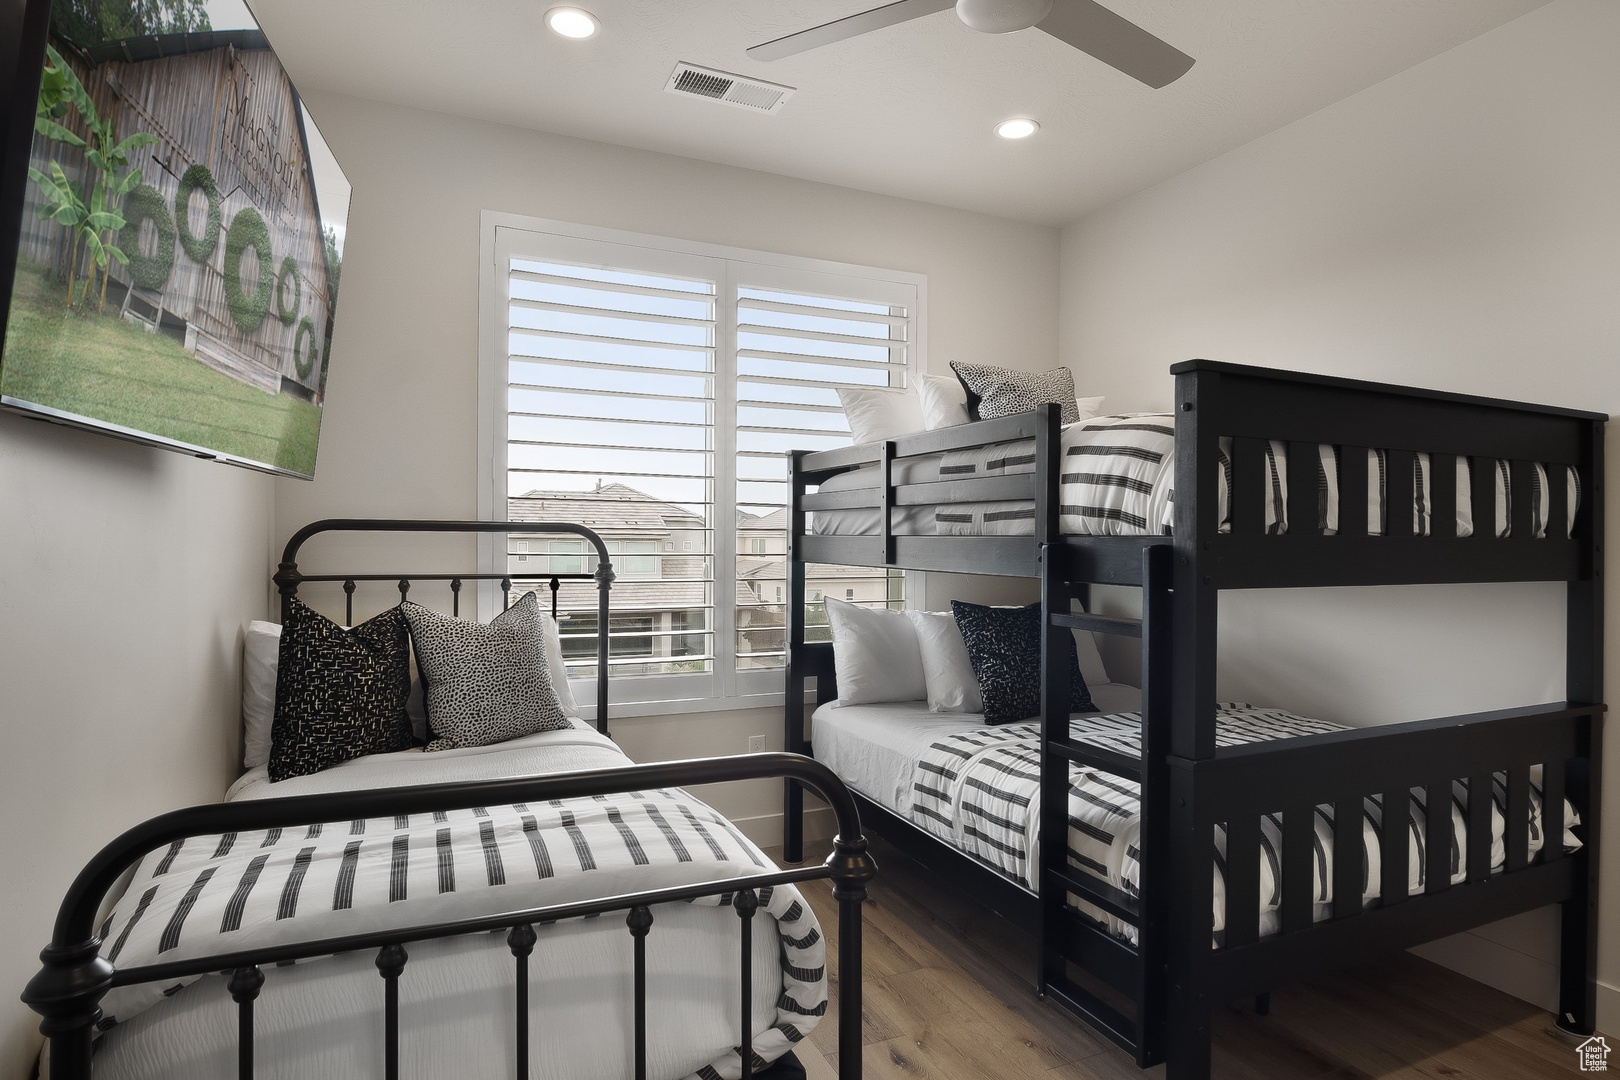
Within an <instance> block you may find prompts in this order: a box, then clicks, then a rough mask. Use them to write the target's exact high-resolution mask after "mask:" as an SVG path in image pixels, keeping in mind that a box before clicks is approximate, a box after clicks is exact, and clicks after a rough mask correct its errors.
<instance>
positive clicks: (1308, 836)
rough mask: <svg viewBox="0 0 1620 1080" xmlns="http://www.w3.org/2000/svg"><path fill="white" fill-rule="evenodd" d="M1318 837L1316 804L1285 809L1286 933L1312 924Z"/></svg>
mask: <svg viewBox="0 0 1620 1080" xmlns="http://www.w3.org/2000/svg"><path fill="white" fill-rule="evenodd" d="M1315 840H1316V807H1314V806H1309V807H1302V806H1290V807H1289V808H1288V809H1286V810H1284V811H1283V815H1282V852H1281V855H1282V911H1281V917H1282V932H1283V933H1285V934H1291V933H1293V932H1294V931H1296V930H1303V929H1304V928H1305V927H1307V926H1309V925H1310V924H1311V913H1312V901H1313V900H1314V899H1315V895H1314V894H1315V889H1314V884H1315V876H1316V859H1315V857H1314V850H1313V849H1314V847H1315ZM1323 869H1324V870H1325V869H1326V867H1323Z"/></svg>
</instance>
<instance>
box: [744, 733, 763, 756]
mask: <svg viewBox="0 0 1620 1080" xmlns="http://www.w3.org/2000/svg"><path fill="white" fill-rule="evenodd" d="M748 752H749V753H750V754H763V753H764V752H765V736H763V735H750V736H748Z"/></svg>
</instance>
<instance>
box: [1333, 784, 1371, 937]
mask: <svg viewBox="0 0 1620 1080" xmlns="http://www.w3.org/2000/svg"><path fill="white" fill-rule="evenodd" d="M1365 815H1366V809H1365V800H1364V799H1363V798H1362V797H1361V796H1360V795H1351V796H1341V797H1340V798H1339V799H1337V800H1336V801H1335V802H1334V804H1333V850H1334V851H1335V852H1339V851H1343V852H1361V851H1364V850H1365V847H1364V841H1363V823H1364V822H1365V820H1366V817H1365ZM1363 865H1364V860H1363V859H1341V858H1335V859H1334V860H1333V917H1334V918H1335V919H1344V918H1348V917H1349V916H1352V915H1359V914H1360V913H1361V894H1362V891H1363V890H1364V888H1365V886H1366V881H1365V871H1364V870H1363Z"/></svg>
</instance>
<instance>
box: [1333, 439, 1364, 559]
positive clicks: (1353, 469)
mask: <svg viewBox="0 0 1620 1080" xmlns="http://www.w3.org/2000/svg"><path fill="white" fill-rule="evenodd" d="M1338 480H1339V536H1341V537H1363V536H1366V535H1367V524H1368V522H1367V448H1366V447H1365V446H1341V447H1339V476H1338Z"/></svg>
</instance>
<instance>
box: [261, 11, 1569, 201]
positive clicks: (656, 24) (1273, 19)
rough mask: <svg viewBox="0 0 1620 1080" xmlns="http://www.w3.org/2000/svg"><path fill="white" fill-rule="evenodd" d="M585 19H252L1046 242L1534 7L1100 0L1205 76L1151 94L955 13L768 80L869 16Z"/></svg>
mask: <svg viewBox="0 0 1620 1080" xmlns="http://www.w3.org/2000/svg"><path fill="white" fill-rule="evenodd" d="M581 2H583V3H584V5H585V6H587V7H589V8H590V9H591V10H592V11H594V12H595V13H596V14H597V16H598V17H599V18H600V19H601V21H602V32H601V33H600V34H599V35H597V37H596V38H594V39H592V40H589V41H584V42H572V41H565V40H563V39H561V38H559V37H557V36H556V35H554V34H552V33H550V32H549V31H547V30H546V29H545V28H544V26H543V24H542V21H541V17H542V15H543V14H544V12H545V10H546V8H547V7H549V6H550V0H253V8H254V10H255V12H256V13H257V14H258V16H259V20H260V22H261V23H262V24H263V26H264V28H265V30H266V32H267V33H268V34H269V35H270V37H271V40H272V42H273V43H274V44H275V46H276V48H277V50H278V51H279V52H280V53H281V54H282V56H283V59H284V60H285V62H286V65H287V68H288V70H289V71H290V72H291V74H292V76H293V79H294V81H295V82H296V83H298V84H299V85H300V86H302V87H304V88H305V89H321V90H329V91H334V92H337V93H343V94H349V95H353V96H357V97H363V98H369V99H373V100H378V101H387V102H394V103H397V104H401V105H408V106H413V107H416V108H421V109H429V110H433V111H436V112H442V113H450V114H453V115H458V116H467V117H473V118H477V119H483V120H492V121H496V122H499V123H503V124H511V125H516V126H518V127H524V128H533V129H537V130H542V131H553V132H560V133H562V134H567V135H576V136H580V137H582V138H587V139H595V140H598V141H602V142H610V143H619V144H623V145H626V146H635V147H642V148H644V149H648V150H657V151H662V152H665V153H671V154H680V155H683V156H686V157H693V158H701V159H704V160H708V161H717V162H724V163H726V164H730V165H739V166H743V167H746V168H751V169H760V170H764V171H766V172H773V173H780V174H784V175H788V176H796V177H803V178H806V179H810V180H819V181H825V182H827V183H832V184H840V185H843V186H846V187H854V188H860V189H864V190H868V191H876V192H882V193H885V194H890V195H898V196H902V197H905V198H909V199H919V200H923V201H926V202H932V203H939V204H942V205H946V206H954V207H961V208H964V209H969V210H977V211H982V212H985V213H990V214H997V215H1001V216H1005V217H1011V218H1018V219H1022V220H1026V221H1032V222H1038V223H1042V224H1048V225H1058V224H1065V223H1068V222H1071V221H1074V220H1076V219H1078V218H1080V217H1083V216H1084V215H1086V214H1087V213H1089V212H1091V211H1092V210H1095V209H1097V208H1099V207H1101V206H1105V205H1107V204H1108V203H1110V202H1113V201H1114V200H1116V199H1119V198H1122V197H1124V196H1126V195H1129V194H1131V193H1133V192H1135V191H1139V190H1142V189H1143V188H1145V187H1148V186H1150V185H1152V184H1154V183H1156V182H1158V181H1160V180H1163V179H1166V178H1167V177H1170V176H1174V175H1175V174H1177V173H1179V172H1182V171H1184V170H1186V169H1188V168H1191V167H1192V166H1194V165H1197V164H1199V163H1201V162H1204V161H1208V160H1209V159H1211V158H1213V157H1216V156H1218V155H1220V154H1222V153H1224V152H1226V151H1228V150H1230V149H1232V148H1234V147H1237V146H1240V145H1242V144H1244V143H1246V142H1249V141H1250V140H1252V139H1255V138H1257V137H1258V136H1260V135H1263V134H1265V133H1266V132H1269V131H1273V130H1275V129H1277V128H1279V127H1281V126H1283V125H1285V124H1288V123H1290V122H1291V121H1293V120H1296V119H1298V118H1300V117H1302V116H1306V115H1308V114H1310V113H1312V112H1314V111H1316V110H1318V109H1320V108H1322V107H1324V106H1326V105H1329V104H1332V103H1333V102H1335V101H1338V100H1341V99H1342V98H1345V97H1347V96H1349V95H1350V94H1353V93H1355V92H1356V91H1358V90H1361V89H1363V88H1365V87H1368V86H1371V85H1372V84H1374V83H1377V82H1380V81H1382V80H1384V79H1386V78H1389V77H1390V76H1391V75H1394V74H1396V73H1397V72H1400V71H1403V70H1405V69H1407V68H1409V67H1411V66H1413V65H1414V64H1417V63H1420V62H1421V61H1423V60H1426V59H1428V58H1429V57H1432V56H1435V55H1438V54H1439V53H1441V52H1444V51H1445V50H1447V49H1450V48H1452V47H1454V46H1456V45H1459V44H1461V43H1462V42H1464V41H1467V40H1468V39H1470V38H1472V37H1475V36H1477V35H1479V34H1481V33H1484V32H1485V31H1487V30H1490V29H1493V28H1494V27H1496V26H1499V25H1501V24H1503V23H1505V22H1508V21H1509V20H1511V19H1514V18H1517V17H1519V16H1521V15H1523V14H1525V13H1527V12H1529V11H1532V10H1534V9H1535V8H1538V7H1540V6H1542V5H1543V4H1544V3H1546V2H1547V0H1105V2H1107V3H1108V6H1110V7H1111V8H1113V10H1115V11H1117V12H1118V13H1119V14H1121V15H1123V16H1125V17H1126V18H1129V19H1131V20H1132V21H1133V22H1136V23H1138V24H1140V25H1141V26H1143V27H1145V28H1146V29H1148V30H1150V31H1152V32H1153V33H1155V34H1157V35H1159V36H1160V37H1162V38H1164V39H1165V40H1166V41H1168V42H1170V43H1171V44H1172V45H1175V46H1176V47H1177V48H1179V49H1181V50H1182V51H1184V52H1187V53H1189V54H1191V55H1192V56H1194V57H1196V58H1197V61H1198V62H1197V64H1196V65H1195V66H1194V67H1193V69H1192V70H1191V71H1190V72H1188V73H1187V74H1186V75H1184V76H1183V77H1182V78H1181V79H1180V80H1179V81H1177V82H1175V83H1173V84H1171V85H1170V86H1168V87H1166V88H1164V89H1162V90H1151V89H1148V88H1147V87H1145V86H1143V85H1141V84H1140V83H1138V82H1136V81H1135V80H1133V79H1130V78H1128V77H1126V76H1124V75H1122V74H1120V73H1119V72H1117V71H1114V70H1113V69H1112V68H1109V67H1106V66H1105V65H1103V64H1101V63H1100V62H1098V61H1096V60H1093V59H1092V58H1091V57H1089V56H1086V55H1085V54H1083V53H1081V52H1078V51H1077V50H1075V49H1072V48H1070V47H1068V46H1066V45H1064V44H1062V43H1061V42H1059V41H1057V40H1056V39H1054V38H1051V37H1049V36H1047V35H1045V34H1042V33H1040V32H1038V31H1035V30H1026V31H1023V32H1020V33H1016V34H1009V35H1005V36H1001V37H992V36H988V35H982V34H977V33H974V32H973V31H971V30H968V29H967V28H966V27H964V26H962V25H961V23H959V22H958V21H957V20H956V17H955V15H954V14H953V13H951V12H949V11H945V12H940V13H938V14H934V15H929V16H927V17H925V18H922V19H918V20H915V21H913V22H910V23H906V24H904V25H901V26H895V27H890V28H888V29H885V30H881V31H878V32H876V33H873V34H869V35H867V36H864V37H861V38H857V39H855V40H852V41H847V42H842V43H838V44H834V45H829V46H826V47H823V48H821V49H817V50H814V51H812V52H809V53H806V54H803V55H801V56H797V57H791V58H789V59H786V60H779V61H776V62H774V63H761V62H756V61H752V60H749V59H748V58H747V56H746V55H744V52H743V50H744V49H745V48H746V47H747V46H749V45H754V44H758V43H760V42H763V41H767V40H769V39H771V38H775V37H779V36H781V35H782V34H784V33H788V32H791V31H793V30H798V29H803V28H806V27H809V26H813V25H816V24H819V23H822V22H826V21H829V20H831V19H836V18H841V17H843V16H845V15H849V14H853V13H855V12H858V11H863V10H865V9H867V8H869V7H876V6H878V5H879V3H881V2H882V0H581ZM1057 2H1058V3H1063V2H1064V0H1057ZM677 60H687V61H690V62H692V63H695V64H700V65H703V66H706V67H716V68H721V69H723V70H727V71H734V72H738V73H741V74H744V75H752V76H756V77H758V78H762V79H768V80H771V81H773V82H782V83H787V84H789V85H792V86H795V87H797V88H798V93H797V94H795V95H794V96H793V98H792V99H791V100H790V101H789V102H788V103H787V105H786V106H785V108H784V109H783V110H782V111H781V112H780V113H779V114H777V115H775V116H770V115H759V114H754V113H750V112H747V111H745V110H742V109H738V108H733V107H729V106H724V105H717V104H712V103H710V102H706V101H700V100H697V99H693V98H688V97H678V96H676V95H672V94H666V93H664V92H663V88H664V84H665V82H666V80H667V79H668V78H669V74H670V70H671V69H672V68H673V67H674V65H675V62H676V61H677ZM1014 115H1025V116H1034V117H1036V118H1038V119H1039V120H1040V122H1041V124H1042V128H1041V131H1040V132H1039V134H1037V135H1036V136H1035V137H1034V138H1032V139H1029V140H1027V141H1025V142H1021V143H1010V142H1006V141H1005V140H1002V139H998V138H996V137H995V136H994V135H993V134H992V133H991V127H992V125H993V124H995V123H996V122H997V121H999V120H1002V119H1005V118H1006V117H1009V116H1014ZM317 120H319V117H318V116H317Z"/></svg>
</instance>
